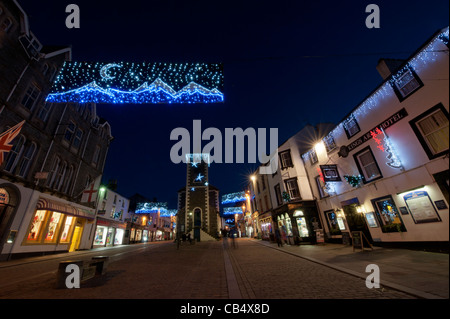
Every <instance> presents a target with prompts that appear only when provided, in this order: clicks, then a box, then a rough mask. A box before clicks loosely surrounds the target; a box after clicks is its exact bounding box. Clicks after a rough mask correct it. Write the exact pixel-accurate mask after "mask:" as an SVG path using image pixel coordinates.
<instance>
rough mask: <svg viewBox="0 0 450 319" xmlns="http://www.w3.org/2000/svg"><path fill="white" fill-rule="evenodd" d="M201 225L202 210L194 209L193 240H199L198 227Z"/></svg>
mask: <svg viewBox="0 0 450 319" xmlns="http://www.w3.org/2000/svg"><path fill="white" fill-rule="evenodd" d="M201 227H202V210H201V209H200V208H196V209H194V240H197V241H200V228H201Z"/></svg>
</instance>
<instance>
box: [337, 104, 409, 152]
mask: <svg viewBox="0 0 450 319" xmlns="http://www.w3.org/2000/svg"><path fill="white" fill-rule="evenodd" d="M407 115H408V113H407V112H406V110H405V109H404V108H403V109H401V110H400V111H398V112H397V113H395V114H393V115H392V116H390V117H389V118H387V119H386V120H384V121H383V122H381V123H380V124H378V125H377V126H375V127H374V128H372V129H371V130H369V131H368V132H367V133H365V134H364V135H363V136H361V137H360V138H358V139H356V140H355V141H353V142H352V143H350V144H349V145H347V146H342V147H341V149H340V150H339V153H338V154H339V156H341V157H347V156H348V153H349V152H351V151H353V150H354V149H356V148H357V147H360V146H361V145H363V144H364V143H365V142H367V141H369V140H370V139H372V133H371V132H375V131H376V130H377V129H383V130H386V129H387V128H389V127H391V126H392V125H394V124H395V123H397V122H398V121H400V120H401V119H403V118H405V117H406V116H407Z"/></svg>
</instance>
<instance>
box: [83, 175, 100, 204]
mask: <svg viewBox="0 0 450 319" xmlns="http://www.w3.org/2000/svg"><path fill="white" fill-rule="evenodd" d="M101 180H102V176H101V175H100V176H98V177H97V178H96V179H94V181H93V182H92V183H90V184H89V186H88V187H87V188H86V189H85V190H84V191H83V194H82V195H81V202H82V203H92V202H95V201H96V200H97V196H98V189H99V188H100V182H101Z"/></svg>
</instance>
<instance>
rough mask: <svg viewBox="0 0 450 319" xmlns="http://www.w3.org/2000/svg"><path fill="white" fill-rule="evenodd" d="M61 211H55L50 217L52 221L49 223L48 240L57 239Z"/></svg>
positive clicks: (46, 237)
mask: <svg viewBox="0 0 450 319" xmlns="http://www.w3.org/2000/svg"><path fill="white" fill-rule="evenodd" d="M61 215H62V214H61V213H57V212H53V213H52V217H50V222H49V224H48V231H47V235H46V236H45V240H46V241H54V240H55V239H56V232H57V231H58V224H59V221H60V220H61Z"/></svg>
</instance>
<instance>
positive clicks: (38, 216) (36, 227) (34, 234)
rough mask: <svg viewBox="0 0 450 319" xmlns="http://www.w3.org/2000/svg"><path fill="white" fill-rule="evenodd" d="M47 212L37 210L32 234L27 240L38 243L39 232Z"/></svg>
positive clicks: (30, 233)
mask: <svg viewBox="0 0 450 319" xmlns="http://www.w3.org/2000/svg"><path fill="white" fill-rule="evenodd" d="M45 213H46V211H45V210H37V211H36V213H35V214H34V217H33V220H32V221H31V227H30V232H29V233H28V237H27V240H30V241H37V239H38V238H39V232H40V230H41V226H42V222H43V221H44V218H45Z"/></svg>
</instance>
